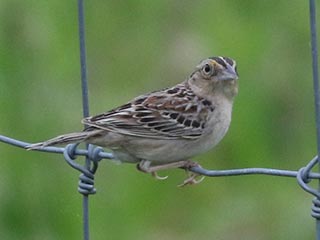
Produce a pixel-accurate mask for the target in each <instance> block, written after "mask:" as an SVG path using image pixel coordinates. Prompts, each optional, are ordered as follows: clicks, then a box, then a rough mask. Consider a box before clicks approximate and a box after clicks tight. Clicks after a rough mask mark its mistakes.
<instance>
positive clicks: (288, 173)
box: [0, 135, 320, 179]
mask: <svg viewBox="0 0 320 240" xmlns="http://www.w3.org/2000/svg"><path fill="white" fill-rule="evenodd" d="M0 142H4V143H8V144H10V145H13V146H16V147H20V148H25V147H26V146H29V145H30V144H31V143H27V142H22V141H18V140H15V139H12V138H9V137H6V136H3V135H0ZM66 149H67V147H65V148H63V147H44V148H40V149H34V150H33V151H40V152H48V153H60V154H63V153H64V152H65V151H66ZM99 149H100V148H99ZM73 154H74V156H76V155H79V156H87V157H88V156H89V157H90V158H92V155H90V152H89V150H87V149H78V148H76V150H75V152H74V153H73ZM98 156H99V157H100V159H99V161H100V160H101V159H114V156H113V154H112V153H109V152H104V151H100V152H99V153H98ZM316 160H317V156H315V157H314V158H313V159H312V160H311V161H310V163H314V162H315V161H316ZM312 167H313V166H312ZM189 170H190V171H192V172H194V173H198V174H201V175H204V176H208V177H222V176H240V175H254V174H256V175H272V176H281V177H292V178H295V177H297V176H298V174H299V170H296V171H293V170H281V169H272V168H241V169H230V170H209V169H205V168H203V167H200V166H197V167H191V168H190V169H189ZM307 177H308V179H320V173H313V172H311V168H310V169H309V172H308V175H307Z"/></svg>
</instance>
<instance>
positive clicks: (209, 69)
mask: <svg viewBox="0 0 320 240" xmlns="http://www.w3.org/2000/svg"><path fill="white" fill-rule="evenodd" d="M202 70H203V72H204V74H206V75H211V74H212V73H213V69H212V66H211V65H209V64H206V65H204V67H203V68H202Z"/></svg>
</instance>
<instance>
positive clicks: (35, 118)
mask: <svg viewBox="0 0 320 240" xmlns="http://www.w3.org/2000/svg"><path fill="white" fill-rule="evenodd" d="M318 12H319V11H318ZM76 13H77V10H76V1H36V0H29V1H22V0H2V1H1V2H0V26H1V27H0V49H1V50H0V110H1V118H0V134H3V135H7V136H10V137H14V138H17V139H20V140H25V141H29V142H37V141H40V140H44V139H47V138H50V137H53V136H55V135H58V134H61V133H65V132H70V131H76V130H79V129H81V128H82V126H81V124H80V119H81V116H82V106H81V92H80V80H79V79H80V70H79V53H78V26H77V15H76ZM319 17H320V16H319V14H318V19H319ZM308 24H309V15H308V4H307V1H300V0H292V1H285V0H277V1H275V0H269V1H254V0H242V1H237V0H215V1H213V0H211V1H209V0H203V1H192V0H187V1H169V0H164V1H146V0H144V1H143V0H141V1H138V0H136V1H87V2H86V35H87V39H86V41H87V55H88V56H87V57H88V59H87V61H88V77H89V88H90V89H89V91H90V107H91V109H90V112H91V113H92V114H96V113H100V112H102V111H105V110H108V109H110V108H112V107H115V106H117V105H119V104H122V103H124V102H126V101H128V100H130V99H131V98H133V97H135V96H137V95H139V94H142V93H145V92H148V91H151V90H155V89H159V88H163V87H167V86H171V85H174V84H176V83H178V82H180V81H182V80H184V78H185V77H186V76H188V74H189V73H190V72H191V71H192V69H193V67H194V66H195V65H196V64H197V63H198V62H199V61H200V60H201V59H203V58H206V57H209V56H213V55H224V56H230V57H232V58H234V59H236V60H237V63H238V71H239V74H240V80H239V84H240V91H239V96H238V97H237V99H236V102H235V106H234V112H233V120H232V124H231V128H230V130H229V132H228V134H227V136H226V137H225V139H224V140H223V141H222V142H221V143H220V145H219V146H218V147H217V148H215V149H214V150H212V151H210V152H208V153H206V154H203V155H201V156H199V157H197V158H196V159H195V160H197V161H199V162H201V164H202V165H203V166H204V167H206V168H211V169H230V168H244V167H271V168H280V169H291V170H296V169H299V168H300V167H301V166H303V165H304V164H306V163H307V162H308V161H309V160H310V159H311V158H312V157H313V156H314V155H315V153H316V143H315V139H316V137H315V124H314V122H315V121H314V107H313V89H312V78H311V77H312V76H311V56H310V40H309V35H310V34H309V25H308ZM319 25H320V23H318V26H319ZM0 154H1V157H0V160H1V164H0V239H9V240H13V239H25V240H28V239H30V240H31V239H32V240H35V239H41V240H44V239H45V240H50V239H81V238H82V222H81V219H82V215H81V211H82V209H81V205H82V201H81V195H80V194H78V193H77V182H78V175H79V174H78V172H76V171H74V170H73V169H71V168H70V167H69V166H68V165H67V164H66V163H65V162H64V160H63V158H62V157H61V156H58V155H50V154H44V153H36V152H26V151H24V150H22V149H16V148H13V147H11V146H8V145H4V144H0ZM163 174H169V176H170V177H169V179H168V180H167V181H156V180H154V179H152V178H151V177H150V176H148V175H145V174H141V173H139V172H138V171H136V170H135V166H134V165H125V164H123V165H115V164H113V163H111V162H108V161H103V162H102V163H101V164H100V168H99V170H98V173H97V175H96V187H97V189H98V194H96V195H95V196H93V197H91V198H90V226H91V237H92V239H94V240H99V239H139V240H142V239H148V240H149V239H152V240H158V239H175V240H178V239H184V240H186V239H216V240H220V239H221V240H222V239H223V240H234V239H245V240H269V239H276V240H278V239H281V240H286V239H290V240H292V239H313V238H314V235H315V224H314V219H312V217H310V207H311V199H312V197H311V196H309V195H308V194H307V193H305V192H303V191H302V190H301V189H300V187H299V186H298V185H297V183H296V180H295V179H289V178H278V177H266V176H244V177H230V178H206V179H205V181H204V182H203V183H201V184H200V185H197V186H192V187H186V188H177V187H176V185H177V184H178V183H180V182H181V181H182V180H183V178H184V177H185V175H184V172H183V171H181V170H171V171H167V172H165V173H163Z"/></svg>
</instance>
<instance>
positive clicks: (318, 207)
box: [297, 156, 320, 220]
mask: <svg viewBox="0 0 320 240" xmlns="http://www.w3.org/2000/svg"><path fill="white" fill-rule="evenodd" d="M318 163H319V161H318V156H316V157H314V158H313V159H312V160H311V161H310V162H309V163H308V164H307V166H305V167H302V168H300V169H299V171H298V174H297V180H298V183H299V185H300V186H301V187H302V188H303V189H304V190H305V191H306V192H308V193H310V194H312V195H313V196H315V198H314V199H313V200H312V204H313V205H312V207H311V216H312V217H314V218H316V219H317V220H320V192H319V190H318V189H315V188H312V187H310V186H309V185H308V183H310V182H311V180H312V179H311V177H310V176H311V174H312V172H311V171H312V169H313V168H314V167H315V166H316V165H317V164H318Z"/></svg>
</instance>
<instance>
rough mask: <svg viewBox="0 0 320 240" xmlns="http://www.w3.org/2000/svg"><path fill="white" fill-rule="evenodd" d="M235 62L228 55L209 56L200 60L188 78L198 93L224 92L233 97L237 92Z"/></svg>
mask: <svg viewBox="0 0 320 240" xmlns="http://www.w3.org/2000/svg"><path fill="white" fill-rule="evenodd" d="M237 80H238V73H237V65H236V62H235V61H234V60H233V59H231V58H228V57H210V58H208V59H205V60H203V61H201V62H200V64H199V65H198V66H197V67H196V69H195V71H194V72H193V73H192V74H191V75H190V78H189V79H188V83H189V85H190V86H191V87H192V88H193V90H194V91H195V92H198V93H199V94H200V95H203V94H204V95H208V94H209V95H210V94H219V93H221V94H224V95H226V96H227V97H229V98H233V97H234V96H235V95H236V94H237V93H238V84H237V82H238V81H237Z"/></svg>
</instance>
